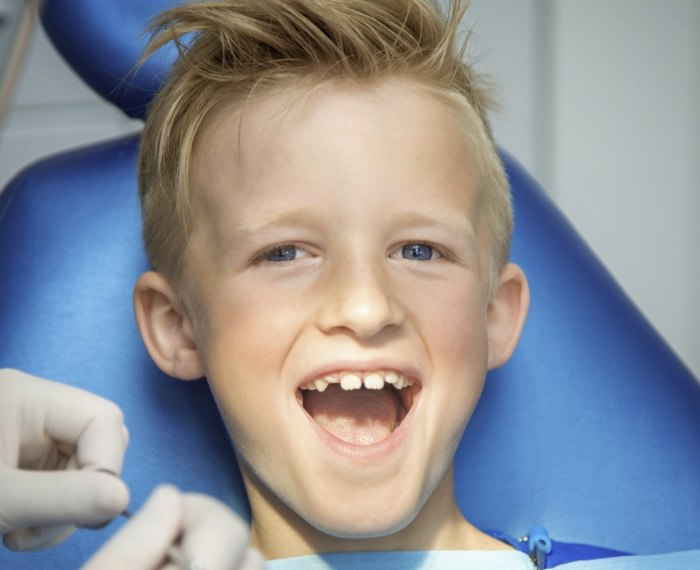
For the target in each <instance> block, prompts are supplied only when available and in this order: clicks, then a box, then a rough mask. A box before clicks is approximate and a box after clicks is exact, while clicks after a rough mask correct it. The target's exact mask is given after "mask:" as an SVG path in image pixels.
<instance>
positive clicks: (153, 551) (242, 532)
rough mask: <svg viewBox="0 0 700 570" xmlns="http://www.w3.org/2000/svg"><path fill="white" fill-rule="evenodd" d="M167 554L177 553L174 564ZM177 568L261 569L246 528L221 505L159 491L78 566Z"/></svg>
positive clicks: (166, 489) (87, 569)
mask: <svg viewBox="0 0 700 570" xmlns="http://www.w3.org/2000/svg"><path fill="white" fill-rule="evenodd" d="M170 548H176V549H177V551H178V553H177V554H178V556H177V558H180V559H181V561H179V563H176V562H174V561H173V559H172V558H171V557H169V556H168V553H167V551H168V549H170ZM184 560H186V562H183V561H184ZM176 568H198V569H199V568H201V569H205V570H233V569H237V570H258V569H262V568H264V565H263V559H262V556H261V555H260V553H259V552H258V551H257V550H255V549H253V548H252V547H251V546H250V545H249V539H248V525H247V524H246V523H245V522H244V521H242V520H241V519H240V518H239V517H238V516H236V515H235V514H234V513H233V512H232V511H231V510H230V509H229V508H228V507H226V506H225V505H224V504H223V503H220V502H219V501H217V500H216V499H213V498H211V497H207V496H205V495H196V494H183V493H181V492H180V491H178V490H177V489H176V488H174V487H171V486H162V487H158V488H157V489H156V490H155V491H154V492H153V494H152V495H151V496H150V497H149V499H148V501H146V503H145V505H144V506H143V508H142V509H141V510H140V511H139V512H138V513H136V514H135V515H134V516H133V517H132V518H131V520H129V522H128V523H127V524H125V525H124V526H123V527H122V528H121V529H120V530H119V532H118V533H117V534H115V535H114V536H113V537H112V538H111V539H110V541H109V542H107V543H106V544H105V545H104V546H103V547H102V548H101V549H100V550H99V551H98V552H97V554H95V555H94V556H93V557H92V558H91V559H90V560H89V561H88V562H87V563H86V564H85V566H83V570H125V569H128V570H155V569H158V570H162V569H167V570H174V569H176Z"/></svg>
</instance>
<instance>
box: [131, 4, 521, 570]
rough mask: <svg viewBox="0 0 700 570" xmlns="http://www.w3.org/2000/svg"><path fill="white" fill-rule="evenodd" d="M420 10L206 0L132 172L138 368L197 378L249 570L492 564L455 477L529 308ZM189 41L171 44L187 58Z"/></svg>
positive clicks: (501, 203) (478, 130)
mask: <svg viewBox="0 0 700 570" xmlns="http://www.w3.org/2000/svg"><path fill="white" fill-rule="evenodd" d="M465 8H466V6H465V5H464V4H462V3H459V2H453V3H452V4H451V5H450V9H449V14H448V16H447V18H446V20H443V19H442V18H441V16H440V15H439V13H438V11H437V10H436V9H435V8H434V7H433V6H432V5H431V4H430V3H429V2H427V1H423V0H413V1H389V0H387V1H382V2H368V1H364V0H355V1H345V0H343V1H331V2H317V1H314V0H296V1H284V2H283V1H281V0H271V1H267V2H257V1H256V2H253V1H249V2H247V1H241V2H235V3H234V2H208V3H204V4H199V5H192V6H183V7H180V8H176V9H173V10H171V11H169V12H166V13H165V14H164V15H163V16H162V17H161V18H160V19H159V20H158V22H157V26H156V29H157V30H158V31H159V34H158V35H156V37H155V39H154V41H153V43H152V44H151V47H150V48H149V51H148V53H152V52H153V51H155V50H156V49H158V48H159V47H160V46H161V45H163V44H165V43H166V42H168V41H170V40H172V39H173V38H175V39H176V41H177V42H178V46H179V49H180V50H181V58H180V61H179V63H178V64H177V65H176V67H175V69H174V71H173V74H172V76H171V78H170V80H169V82H168V84H167V85H166V86H165V87H164V88H163V90H162V91H161V92H160V94H159V95H158V96H157V97H156V100H155V101H154V103H153V106H152V107H151V109H150V111H149V118H148V121H147V124H146V127H145V131H144V137H143V142H142V150H141V160H140V189H141V198H142V205H143V217H144V237H145V242H146V248H147V251H148V254H149V256H150V259H151V261H152V264H153V267H154V271H152V272H148V273H146V274H144V275H143V276H142V277H141V278H140V279H139V281H138V283H137V285H136V289H135V309H136V315H137V321H138V324H139V328H140V330H141V334H142V337H143V340H144V343H145V345H146V347H147V349H148V351H149V353H150V355H151V357H152V358H153V359H154V361H155V362H156V364H157V365H158V366H159V367H160V368H161V369H162V370H163V371H165V372H166V373H168V374H170V375H172V376H175V377H177V378H181V379H183V380H193V379H196V378H200V377H202V376H205V375H206V377H207V379H208V381H209V384H210V386H211V389H212V392H213V394H214V396H215V399H216V401H217V403H218V406H219V409H220V411H221V414H222V416H223V418H224V420H225V422H226V425H227V427H228V430H229V433H230V434H231V437H232V440H233V442H234V448H235V453H236V456H237V459H238V462H239V464H240V467H241V471H242V474H243V478H244V482H245V486H246V490H247V492H248V496H249V499H250V504H251V510H252V526H251V537H252V543H253V544H254V545H255V546H256V547H258V548H259V549H260V550H261V551H262V553H263V554H264V555H265V557H266V558H267V559H268V560H277V559H289V558H293V557H302V556H305V555H312V554H314V553H328V552H339V551H341V552H347V551H468V550H472V551H499V550H508V551H510V550H511V549H512V545H511V544H507V541H506V542H504V540H501V538H502V537H499V538H495V537H494V536H491V535H488V534H485V533H483V532H481V531H480V530H478V529H476V528H475V527H473V526H472V525H471V524H470V523H469V522H468V521H466V520H465V519H464V517H463V516H462V514H461V513H460V512H459V509H458V507H457V504H456V502H455V498H454V493H453V474H452V458H453V455H454V451H455V449H456V446H457V444H458V442H459V440H460V438H461V435H462V432H463V430H464V428H465V426H466V424H467V422H468V420H469V417H470V414H471V412H472V410H473V409H474V406H475V405H476V402H477V401H478V398H479V394H480V392H481V388H482V385H483V382H484V377H485V374H486V371H487V370H488V369H490V368H495V367H497V366H500V365H502V364H503V363H504V362H506V361H507V360H508V358H509V356H510V354H511V353H512V351H513V350H514V348H515V345H516V343H517V340H518V338H519V335H520V331H521V329H522V326H523V322H524V319H525V315H526V312H527V306H528V298H529V297H528V288H527V282H526V279H525V276H524V274H523V272H522V271H521V269H520V268H518V267H517V266H515V265H513V264H510V263H508V262H507V259H508V244H509V240H510V234H511V227H512V214H511V207H510V198H509V194H508V185H507V182H506V179H505V176H504V173H503V169H502V166H501V163H500V161H499V159H498V156H497V154H496V150H495V146H494V143H493V140H492V136H491V132H490V128H489V125H488V121H487V118H486V114H485V113H486V108H487V99H488V98H487V94H486V93H485V91H484V90H483V89H482V88H481V86H480V84H479V82H478V79H477V78H476V76H475V74H474V73H473V71H472V70H471V69H470V68H469V67H468V66H466V65H464V64H463V63H462V62H461V56H462V51H463V50H462V49H460V46H459V45H458V39H457V36H458V33H457V29H458V23H459V21H460V18H461V16H462V14H463V12H464V10H465ZM188 42H189V43H188Z"/></svg>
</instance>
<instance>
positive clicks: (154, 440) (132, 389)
mask: <svg viewBox="0 0 700 570" xmlns="http://www.w3.org/2000/svg"><path fill="white" fill-rule="evenodd" d="M175 3H176V2H174V1H173V0H120V1H119V2H115V1H113V0H108V1H97V0H46V1H45V3H44V5H43V8H42V13H41V21H42V24H43V26H44V27H45V29H46V31H47V32H48V34H49V36H50V38H51V39H52V41H53V42H54V44H55V45H56V47H57V49H58V50H59V51H60V52H61V54H62V55H63V56H64V57H65V59H66V60H67V61H68V62H69V63H70V65H71V66H72V67H73V68H74V69H75V70H76V71H77V72H78V73H79V74H80V75H81V76H82V77H83V78H84V79H85V81H86V82H87V83H88V84H89V85H90V86H91V87H92V88H93V89H95V90H96V91H97V92H98V93H100V94H101V95H103V96H104V97H105V98H107V99H108V100H110V101H111V102H113V103H114V104H115V105H117V106H119V107H120V108H121V109H122V110H123V111H124V112H125V113H127V114H128V115H130V116H132V117H143V115H144V114H145V111H146V107H147V105H148V102H149V100H150V99H151V97H152V95H153V93H154V92H155V91H157V89H158V87H159V85H160V84H161V83H162V80H163V78H164V77H166V76H167V69H168V64H169V62H170V61H172V57H173V55H174V54H173V53H172V52H169V51H167V50H164V51H163V52H162V53H161V54H159V55H158V56H157V57H155V58H152V59H151V60H149V62H148V63H147V64H146V65H145V66H144V67H143V68H141V69H140V71H139V72H138V73H133V68H134V64H135V62H136V60H137V59H138V56H139V55H140V52H141V49H142V47H143V38H142V37H141V36H140V32H141V30H142V29H143V27H144V25H145V24H146V22H147V21H148V20H149V19H150V18H151V17H152V16H153V15H155V14H156V13H157V12H159V11H160V10H162V9H164V8H166V7H168V6H170V5H172V4H175ZM138 142H139V138H138V135H134V136H130V137H125V138H120V139H117V140H111V141H106V142H104V143H102V144H99V145H94V146H90V147H85V148H80V149H77V150H74V151H70V152H66V153H63V154H60V155H57V156H53V157H50V158H47V159H45V160H42V161H40V162H38V163H36V164H34V165H32V166H30V167H29V168H27V169H25V170H24V171H23V172H21V173H19V174H18V175H17V176H16V177H15V178H14V180H13V181H12V182H11V183H10V184H9V185H8V187H7V188H6V189H4V191H3V192H2V194H0V273H1V275H2V277H1V278H0V367H13V368H19V369H21V370H24V371H26V372H29V373H31V374H35V375H38V376H42V377H46V378H51V379H55V380H58V381H61V382H65V383H69V384H73V385H76V386H79V387H82V388H85V389H87V390H90V391H92V392H95V393H98V394H100V395H102V396H104V397H107V398H109V399H111V400H113V401H115V402H116V403H118V404H119V405H120V406H121V407H122V409H123V410H124V412H125V415H126V421H127V425H128V427H129V430H130V433H131V443H130V447H129V450H128V451H127V456H126V462H125V469H124V473H123V478H124V480H125V481H126V482H127V484H128V485H129V486H130V488H131V491H132V503H131V508H132V509H136V508H138V506H140V505H141V504H142V503H143V502H144V501H145V499H146V497H147V496H148V495H149V494H150V492H151V490H152V489H153V487H155V486H156V485H157V484H159V483H162V482H170V483H174V484H176V485H178V486H180V487H181V488H183V489H185V490H189V491H198V492H204V493H208V494H211V495H214V496H216V497H219V498H220V499H222V500H223V501H225V502H227V503H228V504H229V505H231V506H232V508H234V509H235V510H236V511H237V512H239V513H240V514H241V515H242V516H248V506H247V503H246V499H245V495H244V492H243V490H242V485H241V482H240V477H239V474H238V469H237V467H236V464H235V461H234V458H233V454H232V452H231V451H230V442H229V441H228V436H227V434H226V432H225V429H224V427H223V424H222V423H221V421H220V420H219V415H218V412H217V410H216V407H215V406H214V403H213V400H212V398H211V396H210V394H209V391H208V388H207V386H206V383H205V382H190V383H183V382H178V381H175V380H172V379H170V378H168V377H166V376H164V375H163V374H162V373H161V372H159V371H158V370H157V369H156V368H155V366H154V365H153V364H152V363H151V362H150V359H149V357H148V355H147V354H146V352H145V350H144V348H143V347H142V345H141V342H140V339H139V335H138V332H137V329H136V326H135V323H134V319H133V316H132V309H131V292H132V287H133V284H134V282H135V281H136V278H137V277H138V275H139V274H140V273H141V272H142V271H144V270H145V269H147V261H146V259H145V256H144V253H143V250H142V246H141V241H140V214H139V206H138V197H137V191H136V155H137V147H138ZM503 159H504V161H505V164H506V167H507V170H508V175H509V177H510V181H511V186H512V190H513V195H514V200H515V211H516V233H515V237H514V243H513V249H512V258H513V260H514V261H515V262H517V263H519V264H520V265H521V266H522V267H523V268H524V269H525V271H526V273H527V275H528V278H529V281H530V286H531V290H532V305H531V310H530V315H529V318H528V322H527V325H526V327H525V332H524V335H523V339H522V341H521V343H520V346H519V347H518V349H517V351H516V353H515V355H514V357H513V359H512V360H511V362H509V363H508V364H507V365H506V366H505V367H503V368H502V369H499V370H497V371H494V372H493V373H491V374H490V375H489V378H488V379H487V384H486V388H485V392H484V395H483V397H482V401H481V402H480V404H479V406H478V408H477V411H476V412H475V414H474V417H473V419H472V421H471V423H470V424H469V427H468V428H467V431H466V433H465V436H464V439H463V441H462V443H461V445H460V448H459V452H458V455H457V458H456V471H457V475H456V479H457V493H458V496H459V499H460V504H461V506H462V508H463V510H464V513H465V515H466V516H467V518H468V519H469V520H471V521H472V522H474V523H475V524H476V525H478V526H480V527H481V528H487V529H498V530H502V531H504V532H508V533H510V534H513V535H522V534H525V533H527V531H528V530H529V529H530V527H531V526H532V525H533V524H535V523H539V524H542V525H544V526H546V527H547V529H548V530H549V533H550V535H551V536H552V537H554V538H556V539H558V540H563V541H571V542H582V543H589V544H596V545H600V546H607V547H610V548H615V549H618V550H626V551H630V552H635V553H657V552H669V551H673V550H685V549H697V548H700V384H698V383H697V381H696V380H695V379H694V378H693V377H692V375H691V374H690V373H689V372H688V370H687V369H686V368H684V366H683V365H682V364H681V363H680V362H679V360H678V359H677V358H676V357H675V356H674V355H673V353H672V352H671V350H670V349H669V348H668V347H667V346H666V345H665V344H664V342H663V341H662V340H661V338H660V337H659V336H658V335H657V334H656V333H655V332H654V330H653V329H652V328H651V327H650V325H649V324H648V323H647V322H646V321H645V320H644V318H643V317H642V316H641V315H640V314H639V312H638V311H637V310H636V309H635V308H634V307H633V305H632V303H631V302H630V301H629V300H628V299H627V297H626V296H625V295H624V293H623V292H622V291H621V290H620V289H619V287H618V286H617V285H616V284H615V282H614V281H613V279H612V278H611V277H610V276H609V275H608V273H607V272H606V271H605V270H604V268H603V267H602V266H601V265H600V263H599V262H598V261H597V259H596V258H595V257H594V255H593V254H592V253H591V252H590V251H589V250H588V248H587V247H586V245H585V244H584V243H583V242H582V241H581V239H580V238H579V237H578V236H577V235H576V233H575V232H574V231H573V230H572V228H571V227H570V225H569V224H568V223H567V221H566V220H565V219H564V218H563V217H562V215H561V214H560V213H559V212H558V211H557V210H556V208H555V207H554V206H553V205H552V203H551V202H549V201H548V199H547V198H546V196H545V195H544V194H543V193H542V191H541V190H540V189H539V188H538V187H537V185H536V183H535V182H534V181H533V180H532V179H531V178H530V177H529V176H528V175H527V174H526V173H525V172H524V171H523V170H522V168H521V167H520V166H519V165H518V164H517V162H516V161H515V160H513V159H512V158H511V157H510V156H508V155H507V154H504V155H503ZM119 524H120V523H119V522H118V521H115V522H113V523H112V524H110V525H109V526H108V527H106V528H104V529H102V530H98V531H96V530H86V529H79V530H78V531H76V533H75V534H74V535H73V536H72V537H71V538H70V539H68V540H67V541H66V542H65V543H63V544H61V545H59V546H57V547H55V548H53V549H50V550H46V551H39V552H35V553H13V552H9V551H7V550H5V549H3V548H2V547H0V568H6V567H7V568H20V569H24V568H26V569H30V568H31V569H35V568H76V567H78V566H79V565H80V564H81V563H82V562H84V561H85V560H86V559H87V558H88V557H89V556H90V554H91V553H92V552H94V551H95V550H96V549H97V548H98V547H99V545H100V544H102V543H103V542H104V541H105V540H106V539H107V538H108V537H109V536H110V535H111V534H113V532H114V531H115V530H116V529H117V527H118V525H119Z"/></svg>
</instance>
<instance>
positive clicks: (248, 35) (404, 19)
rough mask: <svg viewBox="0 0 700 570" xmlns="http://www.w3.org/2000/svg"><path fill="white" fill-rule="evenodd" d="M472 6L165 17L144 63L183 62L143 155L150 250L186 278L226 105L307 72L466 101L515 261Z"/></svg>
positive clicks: (366, 6)
mask: <svg viewBox="0 0 700 570" xmlns="http://www.w3.org/2000/svg"><path fill="white" fill-rule="evenodd" d="M467 6H468V1H464V0H450V2H449V7H448V9H447V10H446V13H442V12H441V11H440V10H439V9H438V8H437V7H436V6H435V5H434V4H433V3H432V2H430V0H228V1H226V0H219V1H206V2H198V3H195V4H187V5H182V6H178V7H176V8H173V9H171V10H168V11H166V12H164V13H163V14H161V15H160V16H159V17H158V18H157V19H156V20H155V22H154V24H153V26H152V28H151V29H152V33H153V37H152V39H151V42H150V44H149V46H148V48H147V50H146V53H145V55H144V58H146V57H148V56H150V55H151V54H153V53H154V52H155V51H156V50H158V49H159V48H160V47H162V46H163V45H165V44H166V43H168V42H170V41H174V42H175V45H176V46H177V49H178V51H179V54H180V57H179V59H178V61H177V62H176V64H175V65H174V67H173V69H172V73H171V75H170V78H169V80H168V82H167V84H166V85H165V86H164V87H163V89H162V90H161V91H160V92H159V93H158V94H157V95H156V97H155V99H154V100H153V103H152V105H151V107H150V109H149V112H148V118H147V121H146V125H145V128H144V133H143V138H142V142H141V151H140V158H139V191H140V196H141V204H142V212H143V234H144V242H145V247H146V251H147V253H148V256H149V259H150V261H151V264H152V265H153V267H154V268H155V269H156V270H158V271H161V272H162V273H164V274H165V275H166V276H167V277H168V278H170V279H171V280H172V281H173V282H174V283H175V284H176V285H177V284H178V283H180V282H181V280H182V278H183V271H184V268H183V263H182V259H183V257H184V253H185V250H186V245H187V240H188V238H189V235H190V232H191V213H190V193H191V187H192V172H193V164H192V163H193V156H194V150H195V144H196V142H197V140H198V136H200V134H201V132H202V131H203V129H204V127H205V125H206V124H207V123H208V121H210V120H211V118H212V115H213V114H215V112H216V110H217V109H219V108H221V107H222V106H223V105H232V104H233V105H235V104H240V103H243V102H245V101H246V100H247V99H248V98H249V97H251V95H252V96H253V97H255V96H257V94H258V93H261V92H262V93H265V92H269V91H271V90H275V89H284V88H289V87H292V86H295V85H298V84H299V83H300V80H302V79H304V80H307V81H305V84H308V85H312V86H313V85H318V84H319V83H320V82H322V81H327V80H330V79H350V80H354V81H358V82H367V81H376V80H381V79H382V78H385V77H388V76H394V77H401V78H406V79H408V80H409V81H411V82H412V83H415V84H416V85H418V86H420V87H421V88H424V89H426V90H427V91H428V92H429V93H431V94H433V95H435V96H437V97H438V98H440V99H441V100H444V101H445V102H446V103H447V104H448V105H450V106H452V107H454V108H455V109H456V110H457V111H458V113H459V116H460V119H459V121H460V122H462V123H463V124H464V125H465V126H466V127H467V128H468V131H469V132H468V135H469V137H468V138H469V139H470V140H471V141H472V144H470V146H471V147H472V148H471V150H472V154H473V157H472V159H473V163H474V165H475V166H476V167H477V168H478V170H479V173H480V181H481V190H480V192H481V196H482V197H481V200H482V203H483V204H484V205H485V212H486V219H487V220H488V223H489V226H490V238H491V239H490V242H491V247H492V251H493V257H494V260H495V264H494V265H495V267H496V268H500V267H501V266H502V265H503V264H504V263H505V262H506V261H507V259H508V250H509V244H510V236H511V232H512V212H511V203H510V193H509V190H508V183H507V180H506V178H505V173H504V171H503V166H502V164H501V161H500V159H499V158H498V154H497V152H496V148H495V144H494V142H493V137H492V133H491V129H490V126H489V122H488V119H487V116H486V112H487V108H488V107H489V103H490V97H489V95H488V90H486V89H485V88H484V87H483V86H482V85H483V84H482V82H481V80H480V78H479V77H478V75H477V74H476V73H475V72H474V70H473V69H472V68H471V67H470V66H469V65H468V64H466V63H465V62H464V61H463V55H464V49H465V43H466V42H463V41H460V39H459V37H458V36H459V23H460V20H461V18H462V16H463V14H464V12H465V10H466V8H467Z"/></svg>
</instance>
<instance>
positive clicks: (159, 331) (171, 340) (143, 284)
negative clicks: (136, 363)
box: [134, 271, 204, 380]
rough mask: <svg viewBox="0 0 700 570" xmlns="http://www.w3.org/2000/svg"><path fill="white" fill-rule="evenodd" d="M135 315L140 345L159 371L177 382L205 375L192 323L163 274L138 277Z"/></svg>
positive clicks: (135, 289) (151, 272) (135, 288)
mask: <svg viewBox="0 0 700 570" xmlns="http://www.w3.org/2000/svg"><path fill="white" fill-rule="evenodd" d="M134 312H135V314H136V322H137V324H138V327H139V331H140V332H141V338H142V339H143V343H144V345H145V346H146V350H147V351H148V354H150V355H151V358H152V359H153V362H155V363H156V366H158V368H160V369H161V370H162V371H163V372H165V373H166V374H168V375H170V376H174V377H175V378H179V379H180V380H195V379H197V378H201V377H202V376H204V369H203V366H202V362H201V359H200V357H199V351H198V350H197V344H196V342H195V338H194V329H193V327H192V322H191V320H190V318H189V316H188V315H187V311H186V310H185V308H184V305H183V303H182V301H181V300H180V297H179V296H178V294H177V293H176V292H175V289H174V288H173V287H172V285H170V282H169V281H168V280H167V279H166V278H165V277H164V276H163V275H161V274H160V273H157V272H155V271H148V272H146V273H144V274H143V275H141V277H139V279H138V281H137V282H136V286H135V287H134Z"/></svg>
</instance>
